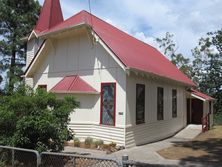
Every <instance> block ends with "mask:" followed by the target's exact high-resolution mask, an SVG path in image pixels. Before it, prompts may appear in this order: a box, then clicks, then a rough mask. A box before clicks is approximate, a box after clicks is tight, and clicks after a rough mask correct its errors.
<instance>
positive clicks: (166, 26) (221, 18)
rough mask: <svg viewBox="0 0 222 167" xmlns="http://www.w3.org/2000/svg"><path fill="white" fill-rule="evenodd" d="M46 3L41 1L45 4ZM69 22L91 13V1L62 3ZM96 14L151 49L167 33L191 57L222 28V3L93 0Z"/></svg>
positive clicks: (207, 0) (63, 0) (212, 0)
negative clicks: (207, 37)
mask: <svg viewBox="0 0 222 167" xmlns="http://www.w3.org/2000/svg"><path fill="white" fill-rule="evenodd" d="M43 1H44V0H39V2H40V4H43ZM60 2H61V5H62V10H63V14H64V17H65V18H68V17H71V16H72V15H74V14H75V13H77V12H79V11H81V10H87V11H88V10H89V7H88V0H60ZM91 8H92V13H93V14H94V15H96V16H98V17H100V18H102V19H103V20H105V21H107V22H109V23H111V24H113V25H114V26H117V27H118V28H120V29H122V30H124V31H126V32H128V33H129V34H131V35H133V36H134V37H136V38H139V39H141V40H143V41H144V42H147V43H149V44H151V45H153V44H154V41H153V39H154V38H156V37H163V36H164V35H165V33H166V32H170V33H173V34H174V35H175V41H176V43H177V45H178V46H179V50H178V51H179V52H182V53H183V54H184V55H185V56H187V57H190V56H191V51H190V50H191V49H192V48H194V47H195V46H196V45H197V44H198V39H199V38H200V37H202V36H205V34H206V33H207V32H209V31H215V30H218V29H221V28H222V0H91Z"/></svg>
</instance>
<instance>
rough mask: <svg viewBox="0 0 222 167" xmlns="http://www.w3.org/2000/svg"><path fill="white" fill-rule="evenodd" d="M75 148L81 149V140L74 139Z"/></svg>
mask: <svg viewBox="0 0 222 167" xmlns="http://www.w3.org/2000/svg"><path fill="white" fill-rule="evenodd" d="M74 146H75V147H80V140H79V138H76V137H75V138H74Z"/></svg>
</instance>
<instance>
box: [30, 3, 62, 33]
mask: <svg viewBox="0 0 222 167" xmlns="http://www.w3.org/2000/svg"><path fill="white" fill-rule="evenodd" d="M63 21H64V20H63V15H62V9H61V5H60V1H59V0H45V2H44V5H43V7H42V9H41V13H40V16H39V20H38V22H37V24H36V27H35V29H34V30H35V31H37V32H42V31H45V30H49V29H50V28H52V27H53V26H56V25H58V24H59V23H61V22H63Z"/></svg>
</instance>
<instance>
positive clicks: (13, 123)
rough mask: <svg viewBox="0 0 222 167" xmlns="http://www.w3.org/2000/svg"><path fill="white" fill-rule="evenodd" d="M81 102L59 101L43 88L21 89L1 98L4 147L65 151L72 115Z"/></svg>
mask: <svg viewBox="0 0 222 167" xmlns="http://www.w3.org/2000/svg"><path fill="white" fill-rule="evenodd" d="M77 106H78V102H76V101H75V99H74V98H73V97H69V96H67V97H65V98H64V99H57V98H56V96H55V95H54V94H52V93H47V92H46V91H44V90H42V89H37V90H36V91H33V90H32V89H31V88H28V87H26V86H20V87H19V88H18V89H17V90H16V92H15V93H13V94H12V95H10V96H3V97H2V98H1V99H0V145H10V146H16V147H22V148H28V149H36V150H38V151H40V152H41V151H61V150H62V149H63V144H64V141H66V140H67V138H68V137H69V135H70V131H69V130H68V128H67V125H68V122H69V115H70V113H71V112H72V111H73V109H74V108H76V107H77Z"/></svg>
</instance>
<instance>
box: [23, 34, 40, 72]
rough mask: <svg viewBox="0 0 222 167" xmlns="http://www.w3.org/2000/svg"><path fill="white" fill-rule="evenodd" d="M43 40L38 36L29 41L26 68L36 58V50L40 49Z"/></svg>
mask: <svg viewBox="0 0 222 167" xmlns="http://www.w3.org/2000/svg"><path fill="white" fill-rule="evenodd" d="M42 43H43V40H42V39H39V40H37V39H36V38H32V39H30V41H28V43H27V54H26V68H27V67H28V66H29V64H30V62H31V61H32V59H33V58H34V56H35V54H36V52H37V51H38V49H39V47H40V46H41V45H42Z"/></svg>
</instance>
